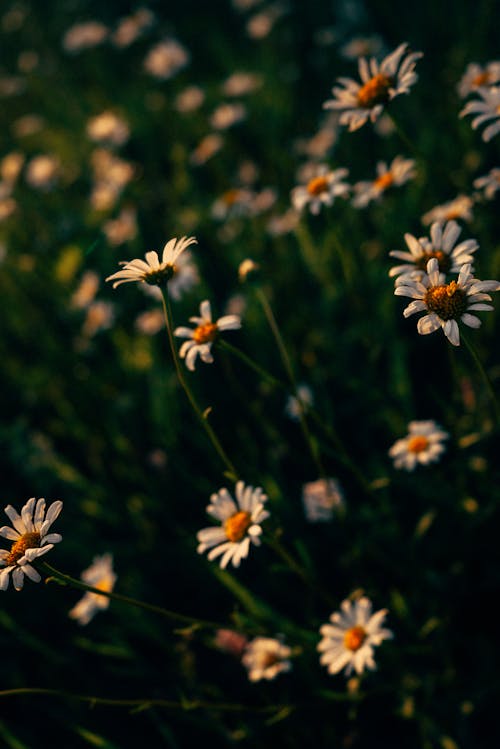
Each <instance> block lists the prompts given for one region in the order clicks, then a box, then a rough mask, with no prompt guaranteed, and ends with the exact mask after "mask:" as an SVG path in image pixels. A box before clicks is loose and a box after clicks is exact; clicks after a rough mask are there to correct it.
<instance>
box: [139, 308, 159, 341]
mask: <svg viewBox="0 0 500 749" xmlns="http://www.w3.org/2000/svg"><path fill="white" fill-rule="evenodd" d="M135 327H136V329H137V330H138V331H139V333H142V334H143V335H156V333H159V331H160V330H161V329H162V328H164V327H165V318H164V316H163V312H162V310H160V309H150V310H147V311H146V312H141V314H140V315H138V317H136V320H135Z"/></svg>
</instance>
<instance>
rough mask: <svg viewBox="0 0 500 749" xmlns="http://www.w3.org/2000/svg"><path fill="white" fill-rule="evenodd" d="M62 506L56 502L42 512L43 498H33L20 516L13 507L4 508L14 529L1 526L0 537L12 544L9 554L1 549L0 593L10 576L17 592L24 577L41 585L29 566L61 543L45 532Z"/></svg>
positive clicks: (21, 585) (32, 568) (60, 538)
mask: <svg viewBox="0 0 500 749" xmlns="http://www.w3.org/2000/svg"><path fill="white" fill-rule="evenodd" d="M62 506H63V503H62V502H61V501H59V500H57V501H56V502H52V504H51V505H50V507H49V508H48V510H47V512H45V499H39V500H36V499H35V498H34V497H32V498H31V499H29V500H28V501H27V502H26V504H25V505H24V507H23V508H22V510H21V514H20V515H19V513H18V512H17V511H16V510H15V509H14V507H12V505H8V506H7V507H6V508H5V514H6V515H7V517H8V518H9V520H10V522H11V523H12V526H13V527H12V528H11V527H10V526H8V525H4V526H3V527H2V528H0V536H3V537H4V538H7V539H8V540H9V541H12V542H13V543H12V546H11V549H10V551H7V550H6V549H0V566H2V567H3V569H2V570H0V590H6V589H7V587H8V585H9V575H10V573H12V583H13V585H14V588H15V589H16V590H21V588H22V587H23V585H24V576H25V575H27V577H29V578H30V580H33V581H34V582H35V583H38V582H40V580H41V578H40V575H39V574H38V572H37V571H36V569H35V568H34V567H32V566H31V563H32V562H34V561H35V560H36V559H38V557H41V556H43V555H44V554H46V553H47V552H48V551H50V550H51V549H52V548H53V547H54V544H57V543H59V541H61V540H62V536H61V535H60V534H59V533H49V532H48V531H49V528H50V526H51V525H52V523H53V522H54V520H56V519H57V517H58V516H59V513H60V512H61V510H62Z"/></svg>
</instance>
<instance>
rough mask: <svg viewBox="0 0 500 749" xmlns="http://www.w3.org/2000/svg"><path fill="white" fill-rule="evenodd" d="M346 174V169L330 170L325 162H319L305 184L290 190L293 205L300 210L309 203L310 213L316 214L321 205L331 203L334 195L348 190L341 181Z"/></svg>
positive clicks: (343, 193) (345, 184) (339, 194)
mask: <svg viewBox="0 0 500 749" xmlns="http://www.w3.org/2000/svg"><path fill="white" fill-rule="evenodd" d="M348 174H349V170H348V169H334V170H333V171H332V170H330V168H329V167H328V166H327V165H326V164H319V165H318V166H316V167H315V169H314V176H313V177H311V179H310V180H309V181H308V182H307V184H305V185H299V186H298V187H294V189H293V190H292V192H291V198H292V204H293V207H294V208H295V209H296V210H297V211H301V210H302V209H303V208H304V207H305V206H306V205H309V210H310V211H311V213H312V214H314V215H317V214H318V213H319V212H320V210H321V206H323V205H327V206H330V205H333V202H334V200H335V198H336V197H339V196H344V195H346V194H347V193H348V192H349V185H348V184H347V182H343V181H342V180H343V179H344V177H347V175H348Z"/></svg>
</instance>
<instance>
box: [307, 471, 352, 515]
mask: <svg viewBox="0 0 500 749" xmlns="http://www.w3.org/2000/svg"><path fill="white" fill-rule="evenodd" d="M302 501H303V503H304V510H305V514H306V518H307V520H308V521H309V522H310V523H325V522H328V521H329V520H331V519H332V517H333V513H334V512H335V511H336V510H337V511H338V510H340V509H341V508H342V506H343V504H344V493H343V491H342V489H341V488H340V484H339V482H338V481H337V480H336V479H332V478H327V479H317V481H309V482H308V483H307V484H304V486H303V487H302Z"/></svg>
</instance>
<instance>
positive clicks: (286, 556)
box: [264, 536, 335, 607]
mask: <svg viewBox="0 0 500 749" xmlns="http://www.w3.org/2000/svg"><path fill="white" fill-rule="evenodd" d="M264 541H265V542H266V543H267V544H268V546H270V547H271V548H272V549H273V551H274V552H275V553H276V554H277V555H278V556H279V557H280V558H281V559H282V560H283V561H284V562H285V564H286V565H287V566H288V567H289V568H290V570H291V571H292V572H294V573H295V574H296V575H297V576H298V577H300V579H301V580H302V582H303V583H305V584H306V585H307V586H308V587H309V588H311V590H312V591H313V592H314V593H319V595H320V596H321V597H322V598H323V600H324V601H325V602H326V603H327V604H328V605H329V606H332V607H333V606H334V605H335V604H334V600H333V598H332V597H331V596H330V595H329V594H328V593H327V592H326V591H325V590H323V588H321V587H320V586H319V585H318V584H317V583H316V582H315V581H314V580H311V578H310V577H309V575H308V574H307V572H306V571H305V570H304V569H303V568H302V567H301V566H300V564H299V563H298V562H297V561H296V560H295V559H294V558H293V556H292V555H291V554H290V552H289V551H288V550H287V549H286V548H285V547H284V546H283V544H282V543H281V541H279V539H278V538H276V536H266V537H265V538H264Z"/></svg>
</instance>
